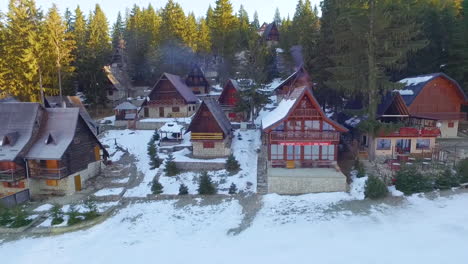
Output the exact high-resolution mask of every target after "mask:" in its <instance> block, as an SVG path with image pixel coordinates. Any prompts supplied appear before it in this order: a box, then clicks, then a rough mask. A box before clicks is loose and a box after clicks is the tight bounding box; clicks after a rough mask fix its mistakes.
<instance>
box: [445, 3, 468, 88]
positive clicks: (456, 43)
mask: <svg viewBox="0 0 468 264" xmlns="http://www.w3.org/2000/svg"><path fill="white" fill-rule="evenodd" d="M460 11H461V12H460V14H459V16H458V18H457V19H456V21H455V27H454V30H453V35H452V39H451V41H450V47H449V53H448V57H449V58H448V61H449V62H448V65H447V72H448V73H449V74H450V76H451V77H453V78H455V79H456V80H457V81H459V82H460V85H461V86H462V87H465V91H466V87H467V86H468V0H462V1H461V9H460Z"/></svg>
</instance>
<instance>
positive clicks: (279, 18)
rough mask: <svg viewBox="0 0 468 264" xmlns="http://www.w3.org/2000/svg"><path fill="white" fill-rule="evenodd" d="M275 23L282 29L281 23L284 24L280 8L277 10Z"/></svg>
mask: <svg viewBox="0 0 468 264" xmlns="http://www.w3.org/2000/svg"><path fill="white" fill-rule="evenodd" d="M273 22H275V24H276V26H278V27H279V28H281V23H282V22H283V20H282V19H281V14H280V11H279V9H278V7H277V8H276V10H275V16H274V17H273Z"/></svg>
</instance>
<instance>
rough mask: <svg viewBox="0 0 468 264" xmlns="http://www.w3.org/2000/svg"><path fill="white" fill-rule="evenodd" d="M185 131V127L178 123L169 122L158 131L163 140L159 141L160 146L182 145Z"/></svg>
mask: <svg viewBox="0 0 468 264" xmlns="http://www.w3.org/2000/svg"><path fill="white" fill-rule="evenodd" d="M183 131H184V126H182V125H180V124H178V123H176V122H169V123H166V124H164V126H162V127H161V128H160V129H159V131H158V132H159V136H160V138H161V140H160V141H159V142H160V145H161V146H173V145H178V144H180V143H182V140H183Z"/></svg>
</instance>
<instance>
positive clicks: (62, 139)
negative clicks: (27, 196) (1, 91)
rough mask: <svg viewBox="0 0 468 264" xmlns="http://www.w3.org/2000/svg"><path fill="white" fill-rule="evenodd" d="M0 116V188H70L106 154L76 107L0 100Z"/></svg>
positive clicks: (56, 191)
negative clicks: (47, 105) (47, 106)
mask: <svg viewBox="0 0 468 264" xmlns="http://www.w3.org/2000/svg"><path fill="white" fill-rule="evenodd" d="M0 122H2V124H6V125H5V126H2V127H1V128H0V138H1V142H0V143H1V144H0V181H2V182H3V184H2V186H0V194H10V193H14V192H17V191H22V190H25V189H28V190H29V192H30V193H31V195H33V196H35V195H48V194H53V195H65V194H71V193H73V192H75V191H79V190H81V188H82V186H83V184H84V183H85V181H86V180H87V179H89V178H91V177H93V176H96V175H97V174H99V172H100V169H101V165H102V160H103V159H105V158H106V157H107V156H108V154H107V152H106V150H105V148H104V147H103V146H102V145H101V143H100V142H99V140H98V139H97V137H96V135H95V133H94V132H93V131H92V130H91V128H90V127H89V125H88V124H87V122H86V121H85V120H84V118H83V117H82V116H81V115H80V111H79V109H78V108H43V107H42V106H40V105H39V104H37V103H2V104H0Z"/></svg>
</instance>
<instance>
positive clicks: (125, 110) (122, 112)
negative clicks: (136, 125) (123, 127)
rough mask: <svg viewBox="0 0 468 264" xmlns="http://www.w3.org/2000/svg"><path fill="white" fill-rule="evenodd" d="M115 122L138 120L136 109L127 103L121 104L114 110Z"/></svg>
mask: <svg viewBox="0 0 468 264" xmlns="http://www.w3.org/2000/svg"><path fill="white" fill-rule="evenodd" d="M114 113H115V120H118V121H119V120H120V121H126V120H136V119H138V107H136V106H135V105H133V104H131V103H129V102H123V103H121V104H119V105H118V106H116V107H115V108H114Z"/></svg>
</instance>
